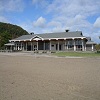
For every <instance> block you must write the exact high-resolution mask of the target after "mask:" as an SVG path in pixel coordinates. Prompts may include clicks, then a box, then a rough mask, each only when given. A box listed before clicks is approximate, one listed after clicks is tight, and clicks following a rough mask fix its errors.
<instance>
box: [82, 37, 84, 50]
mask: <svg viewBox="0 0 100 100" xmlns="http://www.w3.org/2000/svg"><path fill="white" fill-rule="evenodd" d="M82 51H84V40H83V39H82Z"/></svg>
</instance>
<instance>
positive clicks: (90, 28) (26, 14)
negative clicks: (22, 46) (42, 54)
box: [0, 0, 100, 43]
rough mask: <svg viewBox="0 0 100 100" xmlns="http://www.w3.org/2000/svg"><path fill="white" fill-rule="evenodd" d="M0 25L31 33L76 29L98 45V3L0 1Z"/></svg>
mask: <svg viewBox="0 0 100 100" xmlns="http://www.w3.org/2000/svg"><path fill="white" fill-rule="evenodd" d="M0 22H7V23H11V24H16V25H19V26H21V27H22V28H24V29H25V30H27V31H28V32H34V33H48V32H63V31H65V30H66V29H69V30H70V31H76V30H79V31H82V32H83V35H84V36H89V37H91V38H92V40H93V41H95V42H97V43H100V39H99V36H100V0H0Z"/></svg>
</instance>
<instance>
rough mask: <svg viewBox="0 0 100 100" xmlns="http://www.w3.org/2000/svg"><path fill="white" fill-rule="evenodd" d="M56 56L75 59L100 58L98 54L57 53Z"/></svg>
mask: <svg viewBox="0 0 100 100" xmlns="http://www.w3.org/2000/svg"><path fill="white" fill-rule="evenodd" d="M54 55H56V56H61V57H62V56H63V57H66V56H73V57H100V53H96V52H57V53H55V54H54Z"/></svg>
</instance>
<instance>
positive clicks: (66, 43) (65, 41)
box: [65, 39, 67, 50]
mask: <svg viewBox="0 0 100 100" xmlns="http://www.w3.org/2000/svg"><path fill="white" fill-rule="evenodd" d="M66 46H67V43H66V39H65V50H66Z"/></svg>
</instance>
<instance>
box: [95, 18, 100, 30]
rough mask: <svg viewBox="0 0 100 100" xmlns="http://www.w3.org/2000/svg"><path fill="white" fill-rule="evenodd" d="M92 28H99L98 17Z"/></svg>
mask: <svg viewBox="0 0 100 100" xmlns="http://www.w3.org/2000/svg"><path fill="white" fill-rule="evenodd" d="M94 27H96V28H100V17H98V18H97V19H96V21H95V23H94Z"/></svg>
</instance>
